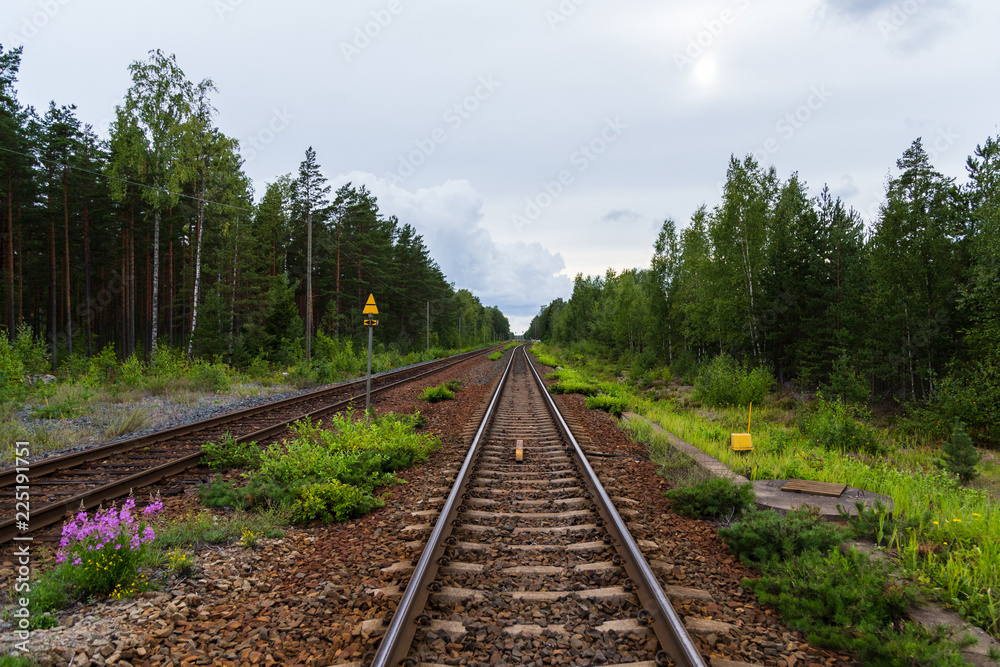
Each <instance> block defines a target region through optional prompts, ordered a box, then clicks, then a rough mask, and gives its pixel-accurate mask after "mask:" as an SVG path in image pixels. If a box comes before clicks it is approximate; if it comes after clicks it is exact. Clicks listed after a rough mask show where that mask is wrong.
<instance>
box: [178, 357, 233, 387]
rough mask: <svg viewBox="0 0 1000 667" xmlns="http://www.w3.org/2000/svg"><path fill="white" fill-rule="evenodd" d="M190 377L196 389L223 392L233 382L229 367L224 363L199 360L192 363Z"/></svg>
mask: <svg viewBox="0 0 1000 667" xmlns="http://www.w3.org/2000/svg"><path fill="white" fill-rule="evenodd" d="M188 377H189V378H190V380H191V382H192V383H193V384H194V386H195V388H196V389H200V390H202V391H210V392H214V393H216V394H223V393H225V392H227V391H229V387H230V385H231V384H232V377H231V376H230V371H229V367H228V366H226V365H225V364H222V363H218V362H216V363H209V362H207V361H202V360H198V361H195V362H194V363H193V364H192V365H191V370H190V371H189V373H188Z"/></svg>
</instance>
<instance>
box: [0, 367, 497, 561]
mask: <svg viewBox="0 0 1000 667" xmlns="http://www.w3.org/2000/svg"><path fill="white" fill-rule="evenodd" d="M491 350H492V348H491V349H489V350H476V351H473V352H467V353H465V354H460V355H456V356H453V357H449V358H447V359H442V360H438V361H432V362H427V363H424V364H419V365H417V366H412V367H409V368H404V369H401V370H399V371H394V372H389V373H382V374H380V375H378V376H375V377H373V378H372V394H377V393H379V392H382V391H385V390H387V389H390V388H392V387H395V386H398V385H400V384H404V383H406V382H412V381H414V380H417V379H420V378H423V377H426V376H428V375H431V374H434V373H437V372H439V371H442V370H444V369H446V368H450V367H451V366H454V365H455V364H458V363H461V362H463V361H466V360H468V359H471V358H472V357H475V356H477V355H481V354H485V353H487V352H489V351H491ZM364 386H365V380H355V381H352V382H345V383H340V384H337V385H333V386H328V387H321V388H319V389H315V390H312V391H309V392H305V393H302V394H299V395H297V396H292V397H289V398H285V399H282V400H278V401H272V402H269V403H263V404H260V405H257V406H254V407H251V408H248V409H245V410H236V411H232V412H227V413H225V414H222V415H218V416H215V417H212V418H210V419H204V420H201V421H197V422H191V423H189V424H184V425H182V426H177V427H174V428H169V429H164V430H161V431H156V432H155V433H151V434H149V435H144V436H141V437H137V438H130V439H127V440H121V441H118V442H113V443H109V444H106V445H101V446H98V447H92V448H90V449H86V450H83V451H80V452H75V453H71V454H65V455H62V456H55V457H52V458H48V459H43V460H41V461H35V462H32V463H31V465H30V466H29V469H30V486H31V494H32V508H31V523H30V528H31V530H32V531H35V530H39V529H41V528H45V527H47V526H50V525H52V524H55V523H58V522H59V521H60V520H62V519H63V517H64V516H65V514H66V512H67V511H74V510H76V509H77V508H78V507H80V506H81V504H82V505H83V507H85V508H88V509H89V508H92V507H96V506H98V505H99V504H101V503H102V502H105V501H107V500H112V499H114V498H119V497H121V496H123V495H125V494H127V493H129V492H130V491H131V490H133V489H139V488H142V487H144V486H148V485H150V484H155V483H156V482H159V481H161V480H164V479H166V478H168V477H171V476H174V475H177V474H178V473H181V472H183V471H185V470H187V469H189V468H192V467H195V466H197V465H198V463H199V461H200V458H201V447H202V444H203V443H205V442H210V441H212V440H217V439H219V438H220V437H222V436H223V435H224V434H226V433H230V434H231V435H233V436H234V437H236V439H237V440H238V441H241V442H243V441H264V440H266V439H267V438H273V437H274V436H276V435H278V434H279V433H281V432H282V431H283V430H284V429H285V428H286V427H287V425H288V424H290V423H291V422H293V421H296V420H298V419H303V418H305V417H310V418H312V419H317V418H319V417H323V416H324V415H327V414H330V413H333V412H337V411H338V410H343V409H345V408H348V407H351V406H353V405H355V404H356V403H357V402H358V401H359V399H360V405H361V407H362V409H363V408H364ZM359 391H360V394H359V393H358V392H359ZM17 477H18V469H17V468H8V469H6V470H0V488H3V487H7V486H12V485H14V484H15V482H16V481H17ZM18 483H20V482H18ZM13 495H14V494H13V493H11V494H9V496H7V494H5V495H4V497H3V498H2V499H0V508H2V509H3V510H4V512H3V516H7V517H9V518H8V519H6V520H4V521H3V522H0V544H3V543H6V542H9V541H10V540H11V539H13V537H14V536H16V535H18V534H23V533H24V532H25V531H24V530H21V529H19V528H18V527H17V523H16V521H15V512H14V506H13ZM8 506H9V507H8Z"/></svg>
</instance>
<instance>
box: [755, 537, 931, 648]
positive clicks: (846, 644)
mask: <svg viewBox="0 0 1000 667" xmlns="http://www.w3.org/2000/svg"><path fill="white" fill-rule="evenodd" d="M889 568H890V566H889V565H888V564H886V563H885V562H883V561H876V560H870V559H869V558H868V557H867V556H866V555H864V554H859V553H857V552H856V551H854V550H851V551H849V552H847V553H846V554H844V553H841V552H840V550H833V551H831V552H830V554H829V555H825V556H824V555H823V554H821V553H819V552H816V551H810V552H806V553H804V554H802V555H801V556H799V557H797V558H794V559H792V560H790V561H786V562H780V561H772V562H771V563H770V564H769V565H768V566H767V568H766V569H765V572H764V576H762V577H761V578H760V579H758V580H756V581H746V580H745V581H744V585H747V586H749V587H750V588H752V589H754V591H755V592H756V594H757V597H758V599H759V600H760V601H761V602H763V603H764V604H769V605H773V606H775V607H777V608H778V610H779V611H780V612H781V615H782V617H783V619H784V621H785V623H787V624H788V625H789V626H790V627H791V628H792V629H794V630H799V631H801V632H805V633H807V637H808V640H809V641H810V642H812V643H814V644H816V645H817V646H822V647H829V648H837V649H846V650H850V651H858V652H859V653H861V654H862V657H863V658H864V662H865V664H879V665H909V664H931V663H929V662H923V661H921V662H916V663H914V662H912V661H911V660H912V659H911V658H906V659H903V660H901V661H897V660H896V659H894V658H893V657H892V656H893V654H894V653H901V652H906V651H908V650H909V649H910V648H911V647H910V646H909V645H901V644H900V641H901V640H902V641H904V642H906V644H912V639H913V637H914V633H915V632H917V631H916V630H907V631H906V632H905V633H904V634H903V635H902V636H900V635H898V634H897V633H896V632H895V631H894V628H897V627H903V623H904V621H905V620H906V618H907V617H908V615H909V610H910V606H911V604H912V602H913V594H912V592H911V591H910V590H909V589H907V588H903V587H901V586H899V585H898V584H897V583H895V582H893V581H892V579H891V578H890V569H889ZM925 648H928V649H929V648H931V647H930V646H928V647H925ZM938 648H939V649H940V648H942V646H940V645H939V646H938ZM944 648H945V649H947V648H950V647H944ZM938 664H944V663H938Z"/></svg>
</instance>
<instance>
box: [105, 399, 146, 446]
mask: <svg viewBox="0 0 1000 667" xmlns="http://www.w3.org/2000/svg"><path fill="white" fill-rule="evenodd" d="M110 412H111V414H110V415H109V416H108V418H107V419H106V421H105V422H104V424H103V426H102V427H101V435H103V436H104V437H105V438H117V437H118V436H120V435H125V434H127V433H135V432H136V431H141V430H142V429H144V428H146V427H147V426H149V423H150V419H149V410H147V409H146V408H144V407H142V406H138V405H131V404H130V405H124V406H119V407H114V408H111V410H110Z"/></svg>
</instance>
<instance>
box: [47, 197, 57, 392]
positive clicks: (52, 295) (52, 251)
mask: <svg viewBox="0 0 1000 667" xmlns="http://www.w3.org/2000/svg"><path fill="white" fill-rule="evenodd" d="M50 201H51V199H50ZM49 213H50V215H49V344H50V346H51V351H52V372H53V373H55V372H56V364H57V362H58V359H57V358H56V327H57V324H56V312H57V311H58V308H59V301H58V299H57V297H56V212H55V210H53V208H52V205H51V204H50V205H49Z"/></svg>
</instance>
